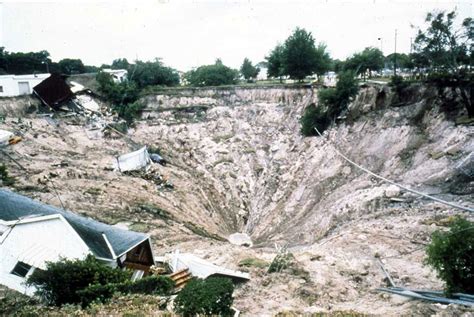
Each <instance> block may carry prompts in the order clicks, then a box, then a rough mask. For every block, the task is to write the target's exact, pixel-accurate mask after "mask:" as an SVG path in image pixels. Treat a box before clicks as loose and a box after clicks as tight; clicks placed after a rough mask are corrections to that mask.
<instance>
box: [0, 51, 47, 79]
mask: <svg viewBox="0 0 474 317" xmlns="http://www.w3.org/2000/svg"><path fill="white" fill-rule="evenodd" d="M2 59H3V69H4V72H5V73H7V74H15V75H23V74H32V73H45V72H46V70H47V65H50V64H51V59H50V58H49V53H48V52H47V51H39V52H28V53H22V52H15V53H12V52H7V51H4V50H2Z"/></svg>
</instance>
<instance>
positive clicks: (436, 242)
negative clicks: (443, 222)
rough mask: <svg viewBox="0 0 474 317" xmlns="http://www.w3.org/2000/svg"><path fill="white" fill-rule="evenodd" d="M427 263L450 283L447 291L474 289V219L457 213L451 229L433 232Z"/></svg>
mask: <svg viewBox="0 0 474 317" xmlns="http://www.w3.org/2000/svg"><path fill="white" fill-rule="evenodd" d="M426 253H427V258H426V260H425V263H426V264H428V265H430V266H432V267H433V268H434V269H435V270H436V272H437V274H438V277H439V278H440V279H442V280H443V281H444V282H445V283H446V287H445V290H446V293H448V294H452V293H455V292H463V293H468V294H473V293H474V223H473V222H470V221H468V220H466V219H463V218H461V217H456V218H455V219H454V220H453V221H452V222H451V224H450V225H449V231H448V232H442V231H435V232H434V233H433V234H432V236H431V243H430V245H429V246H428V248H427V250H426Z"/></svg>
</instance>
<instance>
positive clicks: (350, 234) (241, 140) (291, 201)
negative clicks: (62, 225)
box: [0, 87, 474, 316]
mask: <svg viewBox="0 0 474 317" xmlns="http://www.w3.org/2000/svg"><path fill="white" fill-rule="evenodd" d="M316 94H317V93H316V91H313V90H311V89H309V88H308V89H306V88H300V89H291V88H287V89H281V88H261V89H247V88H238V89H227V90H226V89H221V90H212V89H208V90H205V89H201V90H170V91H164V92H163V93H162V94H160V95H150V96H147V97H145V98H144V99H143V100H144V102H146V104H147V109H146V112H145V113H144V116H143V120H141V121H139V122H137V124H136V126H135V127H134V128H133V129H130V130H129V132H128V137H127V138H125V137H123V136H120V135H119V134H115V133H112V134H111V135H110V136H104V135H103V133H101V132H99V131H97V130H96V131H89V130H88V129H87V126H88V125H87V122H86V119H85V118H83V117H80V116H64V115H60V114H57V115H55V119H47V118H46V117H44V116H41V115H38V114H34V113H33V114H28V115H23V116H22V118H21V120H20V119H18V118H16V117H12V116H8V117H7V118H6V119H5V121H4V122H2V123H0V129H7V130H10V131H15V132H18V133H20V134H22V135H23V141H22V142H20V143H19V144H16V145H14V146H11V147H9V148H8V149H6V152H7V153H9V154H10V155H11V156H12V157H13V158H15V159H16V160H17V161H18V163H20V164H21V165H22V166H23V167H24V168H25V170H23V169H21V168H20V167H18V165H16V164H15V163H14V162H12V161H11V160H9V159H8V158H7V157H5V156H4V155H2V154H0V157H1V159H2V161H4V162H5V164H6V165H7V168H8V171H9V172H10V174H11V175H13V176H14V177H15V178H16V183H15V184H14V185H13V187H12V190H15V191H17V192H20V193H22V194H25V195H27V196H30V197H33V198H36V199H39V200H41V201H43V202H45V203H49V204H52V205H56V206H58V207H61V204H63V205H64V207H65V208H67V209H70V210H73V211H76V212H78V213H81V214H83V215H87V216H90V217H93V218H96V219H99V220H101V221H104V222H107V223H110V224H117V225H120V226H122V227H129V228H130V229H132V230H139V231H144V232H148V233H149V234H151V235H152V238H153V243H154V251H155V254H156V255H161V254H163V253H164V252H167V251H172V250H174V249H180V250H182V251H189V252H193V253H195V254H196V255H198V256H202V257H203V258H205V259H209V260H211V261H213V262H215V263H216V264H221V265H224V266H226V267H228V268H231V269H242V270H248V271H249V272H250V273H251V276H252V280H251V281H250V282H249V283H247V284H244V285H240V286H238V288H237V290H236V293H235V307H236V308H238V309H239V310H241V311H242V313H243V314H244V315H248V316H253V315H273V314H276V313H278V312H283V311H286V312H290V311H292V312H295V313H304V312H319V311H325V312H331V311H356V312H360V313H364V314H371V315H372V314H373V315H390V316H398V315H427V314H429V315H439V316H444V315H446V316H447V315H459V314H463V313H464V314H469V313H468V312H466V310H465V309H464V308H461V307H457V306H449V307H446V306H443V305H438V304H431V303H423V302H420V301H410V300H408V299H405V298H401V297H398V296H392V295H388V294H384V293H380V292H378V291H376V290H375V289H376V288H377V287H382V286H386V285H387V284H386V283H387V281H386V279H385V276H384V274H383V272H382V270H381V269H380V266H379V263H378V259H380V260H381V261H382V262H383V263H384V266H385V268H386V269H387V270H388V271H389V272H390V273H391V274H392V277H393V279H394V280H395V282H396V283H397V284H399V285H401V286H407V287H411V288H424V289H442V286H443V285H442V283H441V281H439V280H438V279H437V278H436V276H435V274H434V273H433V272H432V271H431V270H430V269H429V268H428V267H426V266H424V265H423V259H424V250H423V248H424V246H425V245H426V244H427V243H428V242H429V237H430V234H431V233H432V232H433V231H434V230H437V229H440V228H443V226H445V225H446V223H447V219H449V217H450V216H452V215H455V214H462V212H460V211H459V210H456V209H454V208H451V207H448V206H445V205H441V204H439V203H435V202H432V201H429V200H425V199H419V198H418V197H416V196H415V195H413V194H409V193H404V192H403V191H402V192H400V191H398V190H397V189H394V188H393V187H391V186H390V185H388V184H384V183H382V182H380V181H379V180H376V179H374V178H373V177H370V176H369V175H367V174H365V173H363V172H361V171H359V170H357V169H356V168H355V167H354V166H351V165H350V164H349V163H347V162H346V161H344V160H343V159H342V158H341V157H340V156H338V155H337V154H336V152H335V151H334V146H336V147H337V148H338V149H339V150H340V151H341V152H343V153H345V154H347V155H348V156H349V157H351V159H353V160H354V161H356V162H358V163H361V164H362V165H364V166H365V167H367V168H369V169H371V170H372V171H374V172H377V173H379V174H381V175H382V176H384V177H387V178H390V179H393V180H395V181H398V182H400V183H403V184H404V185H408V186H410V187H413V188H415V189H417V190H419V191H423V192H426V193H429V194H432V195H436V197H439V198H443V199H446V200H449V201H454V202H457V203H459V204H464V205H466V206H469V205H470V206H473V203H474V201H473V200H474V199H473V197H474V196H473V178H472V175H473V174H474V173H473V172H474V170H473V165H472V159H466V158H468V157H469V155H470V154H471V153H472V151H473V150H474V139H473V138H472V135H473V133H474V127H473V126H472V125H456V124H455V122H453V121H451V120H447V119H446V118H445V115H444V113H443V112H442V111H440V104H439V102H438V101H437V99H436V98H435V97H434V96H433V94H432V92H431V91H430V90H429V89H425V88H423V87H419V89H418V92H417V93H414V94H412V95H411V97H410V98H407V100H405V101H406V102H405V103H404V104H403V105H398V106H397V107H392V106H391V100H392V93H391V92H390V91H389V90H387V88H377V87H368V88H364V89H363V90H362V91H361V93H360V94H359V96H358V97H357V98H356V100H355V101H354V102H353V103H352V104H351V106H350V110H349V112H348V113H347V119H346V120H345V121H343V122H339V123H338V124H337V125H336V126H335V127H333V128H331V129H330V130H329V131H328V132H327V133H326V134H325V135H326V137H327V138H328V139H325V138H316V137H314V138H303V137H302V136H301V135H300V133H299V121H298V120H299V117H300V116H301V114H302V111H303V109H304V107H305V106H307V105H309V104H310V103H312V102H317V97H316ZM381 95H382V97H381ZM459 111H460V112H459V116H461V115H462V110H459ZM106 119H107V120H109V121H111V120H112V118H110V117H107V118H106ZM131 140H133V141H131ZM328 140H329V141H328ZM140 145H148V146H149V147H151V148H152V149H154V150H156V149H159V151H160V153H161V155H162V156H163V157H164V158H165V159H166V160H167V161H168V162H169V164H167V165H166V166H161V165H158V164H154V165H153V166H152V167H151V168H152V169H153V171H154V172H155V175H161V177H162V179H163V180H164V181H168V182H169V183H171V184H172V185H173V188H169V187H165V186H159V185H157V183H156V182H154V181H153V180H151V179H148V180H146V179H143V178H141V177H139V176H138V175H135V176H132V175H123V174H120V173H119V172H117V171H113V170H112V169H111V167H112V164H113V161H114V157H115V156H117V155H120V154H124V153H127V152H130V151H132V150H134V149H137V148H138V147H139V146H140ZM471 157H472V155H471ZM465 215H466V216H467V214H465ZM235 232H244V233H247V234H248V235H249V236H250V237H251V239H252V241H253V244H254V246H253V247H252V248H247V247H243V246H242V247H240V246H236V245H232V244H229V243H228V242H227V241H226V238H227V237H228V236H229V235H230V234H232V233H235ZM282 247H284V248H287V249H288V250H289V251H290V252H291V253H292V254H293V255H294V257H295V263H294V265H293V266H291V267H290V268H288V269H286V270H283V272H280V273H271V274H270V273H267V268H266V267H253V266H250V267H240V268H239V266H238V264H239V262H240V261H242V260H244V259H248V258H254V259H261V260H264V261H266V262H267V263H270V262H271V261H272V259H273V258H274V257H275V255H276V254H277V250H276V248H282Z"/></svg>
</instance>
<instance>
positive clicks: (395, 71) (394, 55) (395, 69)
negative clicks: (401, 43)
mask: <svg viewBox="0 0 474 317" xmlns="http://www.w3.org/2000/svg"><path fill="white" fill-rule="evenodd" d="M393 53H394V54H393V76H397V29H395V48H394V52H393Z"/></svg>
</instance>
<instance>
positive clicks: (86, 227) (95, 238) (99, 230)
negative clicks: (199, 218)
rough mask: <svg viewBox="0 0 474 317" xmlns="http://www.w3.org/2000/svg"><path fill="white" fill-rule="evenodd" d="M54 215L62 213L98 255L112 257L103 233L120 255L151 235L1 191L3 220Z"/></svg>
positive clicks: (0, 202) (0, 200)
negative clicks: (120, 227)
mask: <svg viewBox="0 0 474 317" xmlns="http://www.w3.org/2000/svg"><path fill="white" fill-rule="evenodd" d="M54 214H60V215H62V216H63V217H64V218H65V219H66V220H67V222H68V223H69V224H70V225H71V226H72V227H73V229H74V230H75V231H76V232H77V233H78V234H79V236H80V237H81V238H82V240H83V241H84V242H85V243H86V244H87V246H88V247H89V249H90V250H91V251H92V253H94V255H95V256H97V257H101V258H106V259H113V256H112V254H111V252H110V249H109V247H108V246H107V242H106V241H105V239H104V237H103V236H102V234H105V235H106V236H107V239H108V240H109V242H110V244H111V246H112V248H113V251H114V253H115V254H116V255H117V256H120V255H122V254H123V253H125V252H127V251H128V250H129V249H131V248H133V247H134V246H136V245H137V244H139V243H140V242H142V241H144V240H146V239H147V238H148V235H146V234H143V233H138V232H133V231H128V230H123V229H119V228H116V227H113V226H110V225H107V224H104V223H101V222H98V221H96V220H93V219H91V218H86V217H82V216H79V215H76V214H74V213H73V212H70V211H66V210H62V209H59V208H56V207H54V206H50V205H45V204H43V203H41V202H38V201H35V200H33V199H30V198H28V197H25V196H22V195H19V194H15V193H13V192H10V191H6V190H0V219H1V220H4V221H14V220H18V219H20V218H24V217H28V216H41V215H43V216H46V215H54Z"/></svg>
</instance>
